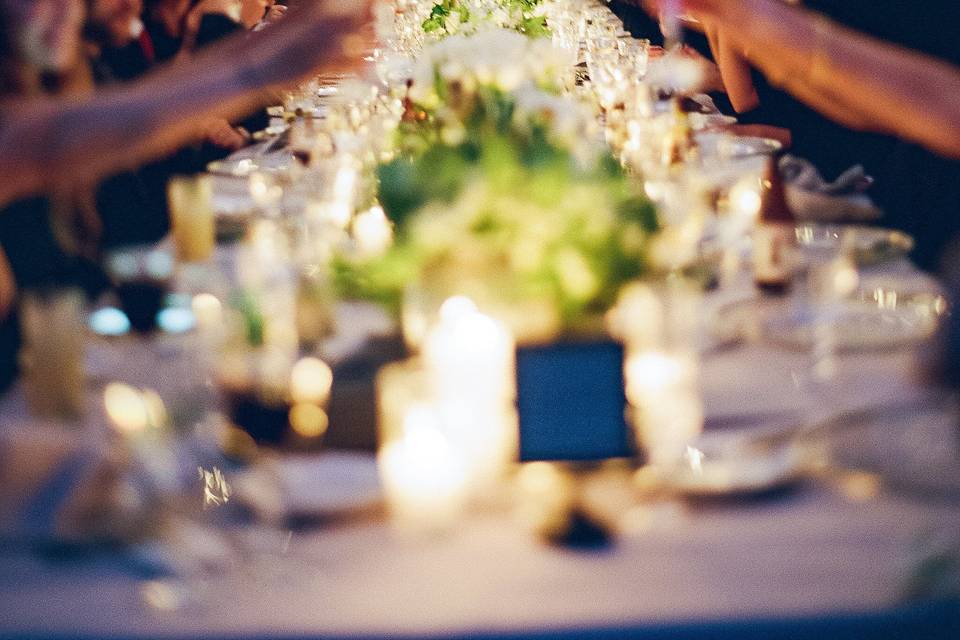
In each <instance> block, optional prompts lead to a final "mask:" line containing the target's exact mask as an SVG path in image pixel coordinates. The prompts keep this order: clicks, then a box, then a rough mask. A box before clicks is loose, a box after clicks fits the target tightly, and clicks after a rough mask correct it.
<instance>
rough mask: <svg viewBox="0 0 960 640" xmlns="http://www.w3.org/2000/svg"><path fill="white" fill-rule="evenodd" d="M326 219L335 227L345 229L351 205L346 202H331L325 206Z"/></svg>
mask: <svg viewBox="0 0 960 640" xmlns="http://www.w3.org/2000/svg"><path fill="white" fill-rule="evenodd" d="M326 212H327V215H326V217H327V219H328V220H329V221H330V222H332V223H333V224H334V225H336V226H337V227H340V228H341V229H346V228H347V225H348V224H350V216H352V215H353V212H352V210H351V207H350V205H349V204H347V203H346V202H332V203H330V204H329V205H327V207H326Z"/></svg>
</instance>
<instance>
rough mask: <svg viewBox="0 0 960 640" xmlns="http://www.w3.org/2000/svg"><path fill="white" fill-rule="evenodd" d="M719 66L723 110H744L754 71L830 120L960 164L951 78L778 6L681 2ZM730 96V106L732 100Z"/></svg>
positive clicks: (923, 60)
mask: <svg viewBox="0 0 960 640" xmlns="http://www.w3.org/2000/svg"><path fill="white" fill-rule="evenodd" d="M684 6H685V7H686V8H687V9H689V10H691V11H693V12H694V13H695V14H696V15H697V16H698V17H699V18H701V20H703V21H704V23H705V25H706V29H707V33H708V35H709V36H710V39H711V41H712V43H713V47H714V49H715V50H716V51H717V53H718V59H719V60H720V64H721V68H722V67H724V65H725V64H726V66H727V71H726V74H727V77H725V81H726V80H727V79H728V78H729V83H728V84H727V90H728V92H729V93H731V100H733V101H735V102H742V103H743V104H744V105H749V104H750V103H751V102H752V101H753V100H752V97H751V95H750V93H751V91H752V83H751V82H750V80H749V78H748V77H747V74H748V72H749V66H748V65H747V64H746V63H749V64H751V65H755V66H756V67H757V68H759V69H760V70H761V71H763V72H764V74H765V75H766V76H767V77H768V78H769V79H771V80H772V82H773V83H774V84H775V85H779V86H783V87H784V88H785V89H786V90H788V91H790V92H791V93H793V94H794V95H796V96H797V97H798V98H800V99H802V100H803V101H804V102H806V103H808V104H810V105H811V106H813V107H814V108H816V109H818V110H819V111H821V112H822V113H824V114H825V115H827V116H829V117H831V118H832V119H834V120H836V121H838V122H840V123H842V124H844V125H846V126H849V127H851V128H854V129H861V130H873V131H878V132H882V133H890V134H893V135H897V136H899V137H901V138H904V139H906V140H910V141H912V142H916V143H918V144H921V145H923V146H925V147H927V148H929V149H930V150H932V151H934V152H936V153H939V154H941V155H943V156H946V157H950V158H960V100H957V99H956V96H957V95H960V69H958V68H956V67H954V66H952V65H950V64H948V63H946V62H943V61H941V60H938V59H936V58H933V57H931V56H927V55H924V54H921V53H918V52H915V51H908V50H905V49H903V48H901V47H898V46H895V45H892V44H889V43H886V42H884V41H881V40H878V39H875V38H871V37H869V36H866V35H863V34H860V33H857V32H855V31H853V30H851V29H849V28H846V27H844V26H842V25H840V24H838V23H835V22H833V21H831V20H829V19H828V18H826V17H825V16H823V15H822V14H817V13H813V12H811V11H808V10H805V9H802V8H799V7H795V6H790V5H787V4H784V3H782V2H779V0H685V1H684ZM735 96H736V97H735Z"/></svg>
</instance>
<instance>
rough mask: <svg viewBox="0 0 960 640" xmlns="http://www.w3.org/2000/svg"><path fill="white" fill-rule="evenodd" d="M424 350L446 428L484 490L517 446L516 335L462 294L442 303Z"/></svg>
mask: <svg viewBox="0 0 960 640" xmlns="http://www.w3.org/2000/svg"><path fill="white" fill-rule="evenodd" d="M423 353H424V362H425V365H426V371H427V379H428V383H429V387H430V390H431V392H432V394H433V397H434V401H435V403H436V406H437V408H438V411H439V413H440V416H441V428H442V429H443V432H444V434H445V435H446V436H447V438H448V439H449V441H450V445H451V446H452V447H454V449H455V450H456V451H457V452H458V453H459V454H461V455H462V456H463V459H464V461H465V464H466V465H467V469H468V473H469V475H470V477H471V482H472V484H473V485H474V486H475V487H476V488H477V490H478V491H482V489H483V487H484V486H487V485H489V484H490V483H492V482H494V481H495V480H496V478H497V477H499V476H500V475H501V473H502V472H503V470H504V469H505V468H506V465H507V464H508V463H509V462H510V460H512V459H513V458H514V453H515V451H516V442H517V431H516V421H515V417H514V415H513V410H512V401H513V398H514V396H515V392H514V387H513V385H514V382H513V340H512V338H511V337H510V334H509V332H508V331H507V330H506V328H505V327H504V326H503V325H502V324H501V323H499V322H497V321H496V320H494V319H493V318H491V317H489V316H486V315H484V314H482V313H480V312H479V311H478V310H477V308H476V306H475V305H474V304H473V302H472V301H471V300H469V299H468V298H465V297H462V296H457V297H453V298H450V299H448V300H447V301H446V302H444V303H443V305H442V306H441V308H440V322H439V323H438V324H437V326H436V327H435V328H434V329H433V330H432V331H430V333H429V334H428V336H427V339H426V342H425V344H424V352H423Z"/></svg>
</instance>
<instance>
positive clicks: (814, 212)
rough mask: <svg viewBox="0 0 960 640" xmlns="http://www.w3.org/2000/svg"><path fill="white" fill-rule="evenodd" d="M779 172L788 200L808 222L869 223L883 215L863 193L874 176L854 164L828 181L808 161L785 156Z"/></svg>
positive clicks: (796, 213)
mask: <svg viewBox="0 0 960 640" xmlns="http://www.w3.org/2000/svg"><path fill="white" fill-rule="evenodd" d="M780 173H781V174H782V175H783V179H784V182H785V183H786V187H787V188H786V191H787V203H788V204H789V205H790V208H791V209H792V210H793V212H794V215H796V216H797V218H798V219H800V220H803V221H808V222H869V221H873V220H877V219H878V218H880V216H881V215H882V212H881V211H880V209H878V208H877V206H876V205H875V204H873V201H872V200H871V199H870V196H868V195H867V194H866V193H864V192H865V191H866V190H867V189H868V188H869V187H870V185H871V184H873V179H872V178H871V177H870V176H868V175H867V174H866V173H865V172H864V170H863V167H862V166H860V165H855V166H853V167H850V168H849V169H847V170H846V171H844V172H843V173H842V174H840V176H839V177H838V178H837V179H836V180H834V181H833V182H827V181H826V180H825V179H824V178H823V176H822V175H820V172H819V171H818V170H817V168H816V167H815V166H813V164H811V163H810V162H809V161H807V160H804V159H803V158H799V157H797V156H791V155H785V156H784V157H783V158H781V159H780Z"/></svg>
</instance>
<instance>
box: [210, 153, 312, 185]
mask: <svg viewBox="0 0 960 640" xmlns="http://www.w3.org/2000/svg"><path fill="white" fill-rule="evenodd" d="M294 161H295V158H294V157H293V154H292V153H290V151H288V150H286V149H281V150H279V151H274V152H271V153H264V154H261V155H250V156H231V157H230V158H225V159H224V160H214V161H213V162H210V163H208V164H207V171H208V172H209V173H212V174H214V175H218V176H229V177H234V178H243V177H245V176H248V175H250V174H251V173H253V172H255V171H263V172H266V173H282V172H284V171H286V170H287V169H289V168H290V166H291V165H292V163H293V162H294Z"/></svg>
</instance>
